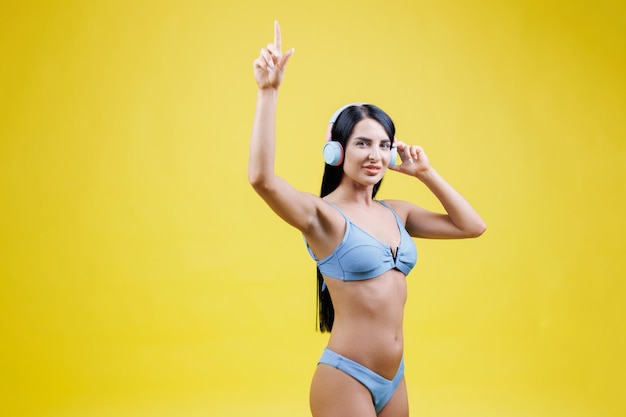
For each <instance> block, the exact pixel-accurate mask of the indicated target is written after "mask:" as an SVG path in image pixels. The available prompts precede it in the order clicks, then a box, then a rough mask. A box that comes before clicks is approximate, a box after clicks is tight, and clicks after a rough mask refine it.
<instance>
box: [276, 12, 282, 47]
mask: <svg viewBox="0 0 626 417" xmlns="http://www.w3.org/2000/svg"><path fill="white" fill-rule="evenodd" d="M274 46H275V47H276V49H277V50H278V52H279V53H281V51H282V45H281V39H280V25H279V24H278V20H274Z"/></svg>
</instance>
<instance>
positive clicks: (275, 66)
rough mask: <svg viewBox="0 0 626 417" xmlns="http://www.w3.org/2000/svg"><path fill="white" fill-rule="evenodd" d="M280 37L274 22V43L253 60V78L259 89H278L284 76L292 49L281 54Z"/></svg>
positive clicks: (278, 28) (276, 22)
mask: <svg viewBox="0 0 626 417" xmlns="http://www.w3.org/2000/svg"><path fill="white" fill-rule="evenodd" d="M281 48H282V45H281V35H280V26H279V25H278V21H274V43H270V44H268V45H267V47H265V48H263V49H261V54H260V56H259V57H258V58H257V59H255V60H254V78H255V79H256V83H257V85H258V86H259V89H266V88H278V87H280V84H281V82H282V80H283V76H284V75H285V67H286V66H287V61H288V60H289V57H291V55H293V52H294V49H293V48H292V49H290V50H289V51H287V52H286V53H285V55H283V54H282V51H281Z"/></svg>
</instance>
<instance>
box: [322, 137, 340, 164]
mask: <svg viewBox="0 0 626 417" xmlns="http://www.w3.org/2000/svg"><path fill="white" fill-rule="evenodd" d="M324 162H326V163H327V164H328V165H332V166H334V167H336V166H338V165H341V163H342V162H343V147H342V146H341V143H339V142H337V141H330V142H326V144H325V145H324Z"/></svg>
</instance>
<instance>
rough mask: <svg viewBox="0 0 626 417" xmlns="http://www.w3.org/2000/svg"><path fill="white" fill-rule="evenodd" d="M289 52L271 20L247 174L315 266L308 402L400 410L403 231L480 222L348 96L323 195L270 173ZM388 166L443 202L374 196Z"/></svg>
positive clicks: (379, 119) (474, 231)
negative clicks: (314, 344)
mask: <svg viewBox="0 0 626 417" xmlns="http://www.w3.org/2000/svg"><path fill="white" fill-rule="evenodd" d="M293 52H294V51H293V49H292V50H290V51H288V52H286V53H285V54H284V55H283V54H282V52H281V33H280V27H279V26H278V23H277V22H275V23H274V43H272V44H269V45H268V46H267V47H266V48H263V49H262V50H261V54H260V56H259V58H257V59H256V60H255V61H254V75H255V79H256V82H257V85H258V96H257V108H256V115H255V118H254V124H253V128H252V135H251V140H250V161H249V168H248V176H249V181H250V183H251V184H252V186H253V187H254V189H255V190H256V192H257V193H258V194H259V195H260V196H261V197H262V198H263V199H264V200H265V202H266V203H267V204H268V205H269V206H270V207H271V208H272V209H273V210H274V212H276V214H278V215H279V216H280V217H281V218H282V219H283V220H285V221H286V222H287V223H289V224H290V225H292V226H294V227H295V228H297V229H298V230H300V231H301V232H302V234H303V236H304V238H305V240H306V245H307V249H308V250H309V252H310V254H311V256H312V257H313V259H314V260H315V261H316V262H317V265H318V292H319V297H320V329H321V330H322V331H331V334H330V338H329V341H328V347H327V348H326V349H325V350H324V352H323V354H322V357H321V359H320V361H319V364H318V367H317V369H316V371H315V374H314V376H313V381H312V383H311V392H310V406H311V412H312V414H313V416H314V417H333V416H337V417H345V416H359V417H367V416H376V415H378V416H389V417H401V416H408V401H407V392H406V384H405V380H404V361H403V335H402V320H403V314H404V304H405V301H406V295H407V288H406V280H405V278H406V275H407V274H408V273H409V272H410V270H411V268H413V266H414V265H415V262H416V260H417V252H416V249H415V244H414V242H413V240H412V239H411V238H412V237H415V238H469V237H477V236H480V235H481V234H482V233H483V232H484V231H485V223H484V222H483V220H482V219H481V217H480V216H479V215H478V214H477V213H476V211H475V210H474V209H473V208H472V207H471V206H470V204H469V203H468V202H467V201H466V200H465V199H464V198H463V197H462V196H461V195H460V194H459V193H458V192H457V191H455V190H454V188H452V187H451V186H450V185H449V184H448V183H447V182H446V181H445V180H444V179H443V178H442V177H441V176H440V175H439V174H438V173H437V171H435V169H434V168H433V167H431V165H430V164H429V162H428V157H427V156H426V154H425V153H424V150H423V149H422V148H421V147H419V146H414V145H407V144H405V143H403V142H400V141H397V140H395V137H394V134H395V127H394V124H393V122H392V120H391V119H390V118H389V116H388V115H387V114H386V113H384V112H383V111H382V110H381V109H379V108H378V107H376V106H373V105H368V104H352V105H348V106H344V107H343V108H341V109H339V110H338V111H337V112H336V113H335V115H333V117H332V118H331V123H330V125H329V138H327V139H329V142H327V145H326V146H325V148H324V158H325V160H326V167H325V172H324V178H323V180H322V192H321V197H318V196H316V195H313V194H310V193H306V192H301V191H298V190H296V189H295V188H293V187H292V186H291V185H290V184H289V183H288V182H287V181H285V180H284V179H282V178H280V177H279V176H277V175H276V173H275V172H274V154H275V134H276V133H275V118H276V103H277V97H278V90H279V87H280V85H281V82H282V80H283V76H284V74H285V68H286V66H287V62H288V60H289V59H290V57H291V56H292V54H293ZM329 144H330V145H329ZM396 155H397V159H398V161H397V162H398V164H395V159H396ZM388 169H389V170H392V171H395V172H398V173H401V174H405V175H410V176H412V177H415V178H416V179H418V180H419V181H421V182H422V183H423V184H424V185H425V186H426V187H428V188H429V190H430V191H431V192H432V193H433V194H434V195H435V196H436V197H437V198H438V199H439V201H440V202H441V204H442V206H443V208H444V210H445V213H435V212H431V211H428V210H425V209H423V208H420V207H419V206H417V205H415V204H413V203H410V202H406V201H401V200H386V201H378V200H375V199H374V196H375V195H376V192H377V190H378V187H379V186H380V183H381V181H382V179H383V176H384V175H385V172H386V171H387V170H388Z"/></svg>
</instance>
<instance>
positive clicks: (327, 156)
mask: <svg viewBox="0 0 626 417" xmlns="http://www.w3.org/2000/svg"><path fill="white" fill-rule="evenodd" d="M363 104H365V103H350V104H346V105H345V106H341V107H340V108H339V109H338V110H337V111H336V112H335V113H333V115H332V116H331V118H330V120H329V121H328V130H327V132H326V143H325V144H324V149H323V154H324V162H326V163H327V164H328V165H332V166H335V167H336V166H339V165H341V163H342V162H343V154H344V152H343V147H342V146H341V143H339V142H337V141H336V140H332V133H331V132H332V130H333V125H334V124H335V121H336V120H337V118H338V117H339V115H340V114H341V112H343V111H344V110H345V109H347V108H348V107H352V106H361V105H363ZM394 140H395V138H394ZM397 157H398V151H397V149H396V147H395V146H394V147H393V148H391V160H390V162H389V167H390V168H391V167H393V166H394V165H395V164H396V159H397Z"/></svg>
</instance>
